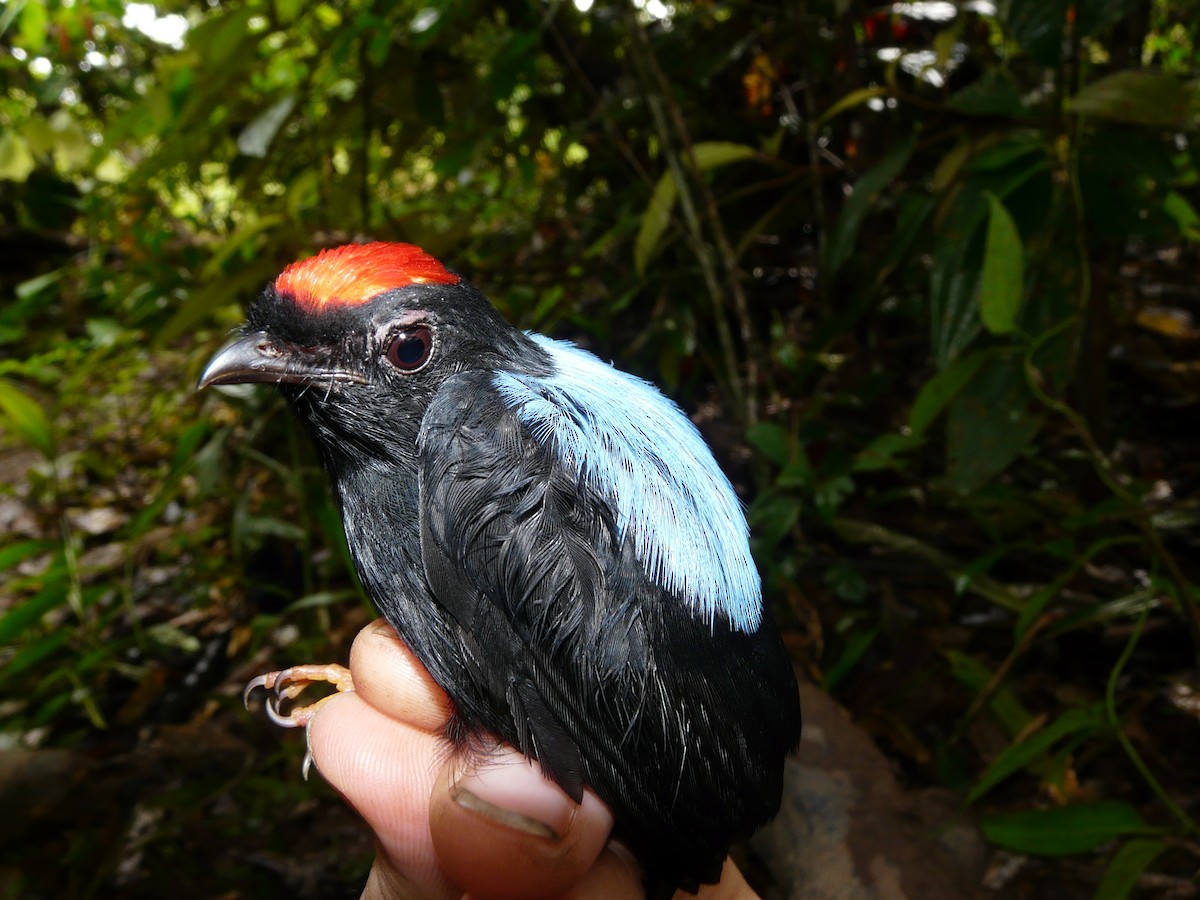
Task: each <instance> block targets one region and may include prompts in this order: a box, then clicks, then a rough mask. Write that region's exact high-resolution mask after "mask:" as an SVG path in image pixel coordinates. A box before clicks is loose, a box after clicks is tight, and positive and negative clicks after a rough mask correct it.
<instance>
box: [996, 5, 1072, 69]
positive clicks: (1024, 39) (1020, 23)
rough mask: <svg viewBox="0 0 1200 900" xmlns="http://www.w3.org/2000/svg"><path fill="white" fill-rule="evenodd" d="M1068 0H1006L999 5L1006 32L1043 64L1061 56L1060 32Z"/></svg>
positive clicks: (1065, 16)
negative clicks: (1006, 0)
mask: <svg viewBox="0 0 1200 900" xmlns="http://www.w3.org/2000/svg"><path fill="white" fill-rule="evenodd" d="M1070 5H1071V0H1008V2H1007V3H1004V4H1002V5H1001V6H1000V9H999V12H1000V19H1001V21H1002V22H1003V23H1004V31H1005V33H1006V34H1007V35H1008V36H1009V37H1010V38H1012V39H1013V40H1014V41H1016V42H1017V43H1018V44H1020V45H1021V47H1022V49H1024V50H1025V52H1026V53H1028V54H1029V55H1030V57H1032V58H1033V60H1034V61H1035V62H1038V63H1041V64H1042V65H1043V66H1053V65H1056V64H1057V63H1058V61H1059V59H1061V58H1062V48H1063V32H1064V29H1065V27H1066V23H1067V9H1068V8H1069V7H1070Z"/></svg>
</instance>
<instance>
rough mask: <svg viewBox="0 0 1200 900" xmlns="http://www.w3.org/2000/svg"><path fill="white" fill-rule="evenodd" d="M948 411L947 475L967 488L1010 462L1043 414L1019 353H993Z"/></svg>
mask: <svg viewBox="0 0 1200 900" xmlns="http://www.w3.org/2000/svg"><path fill="white" fill-rule="evenodd" d="M947 416H948V418H947V420H946V475H947V477H948V478H949V480H950V484H951V486H952V487H953V488H954V489H955V490H957V491H959V492H961V493H964V494H965V493H969V492H970V491H973V490H976V489H977V488H980V487H982V486H983V485H984V484H986V483H987V482H988V481H990V480H991V479H992V478H994V477H995V476H997V475H999V474H1000V473H1001V472H1003V471H1004V470H1005V469H1006V468H1008V466H1009V465H1010V464H1011V463H1012V461H1013V460H1015V459H1016V458H1017V456H1019V455H1020V454H1021V452H1022V451H1023V450H1024V449H1025V448H1026V447H1027V446H1028V445H1029V442H1030V441H1031V440H1032V439H1033V436H1034V435H1035V434H1037V432H1038V429H1039V428H1040V427H1041V424H1042V420H1043V419H1044V417H1045V416H1044V413H1043V412H1042V411H1041V409H1040V408H1039V407H1038V406H1037V403H1036V399H1035V398H1034V396H1033V394H1032V393H1031V392H1030V390H1029V385H1028V384H1027V383H1026V381H1025V369H1024V366H1023V365H1022V360H1021V358H1020V356H1019V355H1017V354H1003V355H997V354H991V355H989V357H988V360H987V364H986V365H985V366H983V368H982V369H981V370H980V371H979V372H978V373H977V374H976V375H975V377H974V378H972V379H971V380H970V381H969V382H968V383H967V384H966V385H965V387H964V388H963V390H962V391H961V392H959V394H958V396H957V397H955V398H954V400H953V401H952V402H951V404H950V408H949V411H948V414H947Z"/></svg>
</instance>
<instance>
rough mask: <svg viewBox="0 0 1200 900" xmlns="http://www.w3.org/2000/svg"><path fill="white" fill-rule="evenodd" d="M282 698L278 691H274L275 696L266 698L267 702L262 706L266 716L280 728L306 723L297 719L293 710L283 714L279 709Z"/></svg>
mask: <svg viewBox="0 0 1200 900" xmlns="http://www.w3.org/2000/svg"><path fill="white" fill-rule="evenodd" d="M283 699H284V698H282V697H280V696H279V694H278V692H276V696H275V697H272V698H270V699H268V700H267V702H266V703H265V704H264V708H265V709H266V711H267V718H268V719H270V720H271V721H272V722H274V723H275V724H276V725H278V726H279V727H281V728H299V727H300V726H301V725H304V724H306V723H305V722H304V721H300V720H299V719H297V718H296V713H294V712H293V713H290V714H289V715H286V716H285V715H284V714H283V713H281V712H280V711H279V704H280V702H281V700H283Z"/></svg>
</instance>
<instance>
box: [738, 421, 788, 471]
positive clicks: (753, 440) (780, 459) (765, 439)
mask: <svg viewBox="0 0 1200 900" xmlns="http://www.w3.org/2000/svg"><path fill="white" fill-rule="evenodd" d="M746 440H747V441H748V442H749V443H750V446H751V447H753V448H754V449H755V450H757V451H758V452H759V453H761V454H762V455H763V456H765V457H766V458H767V459H769V460H770V461H771V462H773V463H775V464H776V465H778V466H783V465H786V464H787V462H788V460H789V459H790V458H791V455H792V452H791V444H792V440H791V436H790V435H789V434H788V433H787V429H785V428H784V427H783V426H781V425H779V424H777V423H775V422H755V423H754V424H753V425H751V426H750V427H749V428H747V429H746Z"/></svg>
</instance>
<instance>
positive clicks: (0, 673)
mask: <svg viewBox="0 0 1200 900" xmlns="http://www.w3.org/2000/svg"><path fill="white" fill-rule="evenodd" d="M70 638H71V632H70V631H69V630H67V629H60V630H59V631H53V632H51V633H50V634H47V635H45V636H43V637H40V638H38V639H37V640H34V641H32V642H30V643H28V644H25V645H24V646H22V647H21V648H20V649H19V650H18V651H17V652H16V653H14V654H13V655H12V656H11V657H10V658H8V659H6V660H5V661H4V667H3V668H0V683H3V682H5V681H8V680H10V679H11V678H13V677H14V676H16V675H19V674H20V673H22V672H24V671H27V670H28V669H30V668H32V667H33V666H36V665H37V664H38V663H40V662H41V661H42V660H43V659H45V658H46V657H48V656H51V655H53V654H54V653H55V652H56V651H57V650H58V649H59V648H60V647H62V646H63V645H64V644H65V643H67V641H68V640H70Z"/></svg>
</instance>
